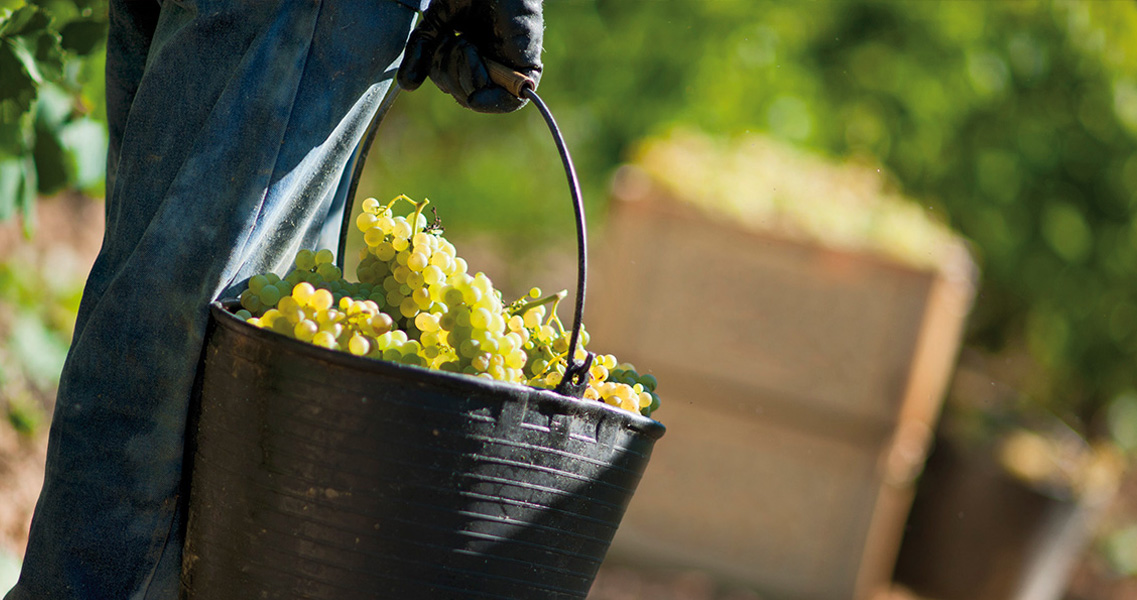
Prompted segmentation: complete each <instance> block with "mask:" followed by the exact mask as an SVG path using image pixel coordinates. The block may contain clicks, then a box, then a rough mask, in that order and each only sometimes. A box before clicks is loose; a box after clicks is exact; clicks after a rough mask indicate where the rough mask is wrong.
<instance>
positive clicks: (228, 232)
mask: <svg viewBox="0 0 1137 600" xmlns="http://www.w3.org/2000/svg"><path fill="white" fill-rule="evenodd" d="M409 4H411V5H413V7H414V8H418V6H417V5H418V0H415V1H414V2H410V3H409ZM111 5H112V6H111V31H110V37H109V41H108V49H107V101H108V120H109V123H110V134H111V148H110V153H109V156H110V161H109V165H108V179H107V202H106V213H107V219H106V234H105V238H104V240H103V246H102V250H101V252H100V254H99V257H98V259H97V261H96V262H95V265H94V268H93V269H92V271H91V274H90V277H89V279H88V281H87V287H86V289H85V291H84V294H83V301H82V304H81V306H80V309H79V318H78V322H77V324H76V328H75V336H74V339H73V342H72V347H71V352H70V354H69V356H68V359H67V363H66V366H65V367H64V371H63V375H62V380H61V382H60V388H59V396H58V400H57V405H56V410H55V415H54V419H53V421H52V425H51V432H50V442H49V448H48V457H47V473H46V477H45V480H44V485H43V491H42V492H41V494H40V498H39V503H38V504H37V506H36V510H35V515H34V518H33V521H32V527H31V539H30V541H29V543H28V549H27V555H26V557H25V560H24V567H23V571H22V573H21V576H20V581H19V583H18V584H17V586H16V587H15V588H14V589H13V590H12V591H11V592H10V593H9V594H8V595H7V597H6V598H7V600H53V599H76V600H101V599H107V600H127V599H136V598H137V599H146V600H150V599H161V600H171V599H174V598H177V597H178V594H179V592H178V587H179V574H180V572H181V549H182V538H183V530H184V523H183V518H182V516H183V515H184V507H183V504H184V502H185V487H184V486H183V470H182V460H183V440H184V438H185V424H186V417H187V407H188V404H189V401H190V397H191V393H192V387H193V382H194V377H195V374H196V371H197V368H198V362H199V358H200V354H201V348H202V342H203V337H204V331H205V325H206V322H207V316H208V309H207V306H208V304H209V302H210V301H211V300H213V299H215V298H218V297H220V296H222V295H225V294H226V293H228V291H229V290H230V289H231V288H232V287H234V286H235V285H237V284H240V283H241V282H243V281H244V280H245V279H247V278H248V277H249V276H251V275H253V274H255V273H258V272H265V271H275V272H277V273H280V274H282V275H283V274H284V271H285V270H286V269H287V268H289V266H290V263H291V259H292V257H294V256H295V253H296V251H297V250H298V249H300V248H315V247H327V248H332V249H333V250H334V249H335V247H336V240H337V239H338V227H339V223H340V217H341V214H342V210H343V206H344V200H345V196H346V187H347V186H346V183H347V179H348V177H349V176H350V165H349V164H348V163H349V161H350V159H351V156H352V153H353V151H354V149H355V148H356V146H357V144H358V143H359V140H360V138H361V137H362V135H363V133H364V131H365V129H366V127H367V125H368V123H369V121H370V119H371V117H372V115H373V114H374V112H375V110H376V108H377V106H378V105H379V103H380V101H381V100H382V98H383V96H384V95H385V94H386V93H387V92H388V89H389V86H390V85H391V82H392V81H393V77H394V72H395V69H396V68H397V66H398V62H399V60H400V58H401V53H402V49H403V46H404V44H405V42H406V39H407V36H408V35H409V33H410V29H411V25H412V22H413V19H414V14H415V13H414V9H413V8H412V7H411V6H408V4H404V3H400V2H395V1H393V0H363V1H358V0H357V1H352V2H336V1H333V0H323V1H320V0H305V1H295V0H276V1H269V0H184V1H175V0H166V1H165V2H162V3H160V5H159V3H158V2H155V1H154V0H134V1H127V0H113V1H112V2H111Z"/></svg>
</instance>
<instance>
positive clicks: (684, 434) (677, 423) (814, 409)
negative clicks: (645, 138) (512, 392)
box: [586, 184, 974, 600]
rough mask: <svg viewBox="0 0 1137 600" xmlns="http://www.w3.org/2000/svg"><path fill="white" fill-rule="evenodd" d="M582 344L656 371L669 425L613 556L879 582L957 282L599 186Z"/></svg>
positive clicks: (923, 438)
mask: <svg viewBox="0 0 1137 600" xmlns="http://www.w3.org/2000/svg"><path fill="white" fill-rule="evenodd" d="M598 239H602V240H603V243H601V244H599V245H597V247H596V248H595V249H594V250H593V252H592V256H593V261H592V264H593V274H594V278H593V280H592V282H591V284H592V287H591V289H590V295H589V306H588V316H587V319H586V322H587V323H588V324H589V329H590V332H591V333H592V337H593V340H594V342H593V343H592V344H591V346H592V347H593V348H597V349H601V350H602V351H605V352H609V351H610V352H612V353H614V354H616V356H618V357H619V358H620V359H621V360H626V361H629V362H632V363H635V364H636V365H637V366H638V367H640V368H641V369H643V370H645V371H648V372H651V373H653V374H655V375H656V376H657V377H658V379H659V381H660V388H659V392H660V394H661V397H662V398H663V408H662V409H661V410H660V411H659V413H657V415H656V416H657V417H658V418H659V419H660V420H661V421H663V422H664V424H666V425H667V427H668V433H667V436H666V437H665V438H664V439H663V440H662V441H661V442H660V444H658V446H657V447H656V449H655V454H654V455H653V459H652V465H651V468H649V469H648V472H647V474H646V476H645V478H644V480H643V482H642V483H641V486H640V488H639V491H638V492H637V494H636V497H635V499H634V501H633V502H632V505H631V507H630V508H629V511H628V514H627V516H626V517H625V519H624V522H623V525H622V526H621V529H620V531H619V533H618V534H617V536H616V540H615V543H614V545H613V548H612V554H611V556H613V557H618V558H619V559H621V560H628V561H633V562H635V561H645V562H651V563H653V564H670V565H674V566H678V567H694V568H701V569H705V570H707V571H709V572H712V573H716V574H718V575H720V576H721V577H724V578H727V579H731V580H736V581H739V582H744V583H747V584H750V585H753V586H755V587H756V588H758V589H759V590H761V591H763V592H765V593H767V594H770V596H771V597H773V598H803V599H821V600H824V599H833V600H849V599H851V598H864V597H868V595H869V594H871V593H873V592H875V591H876V590H877V589H878V588H880V587H881V586H883V585H886V584H887V582H888V579H889V575H890V573H891V568H892V564H893V562H894V561H895V555H896V550H897V547H898V544H899V540H900V534H901V530H902V528H903V524H904V519H905V515H906V513H907V510H908V507H909V505H910V502H911V498H912V493H913V480H914V478H915V476H916V475H917V474H918V473H919V470H920V468H921V467H922V464H923V461H924V458H925V454H926V450H927V446H928V441H929V437H930V433H931V431H932V429H933V428H934V424H935V421H936V420H937V418H938V415H939V410H940V406H941V400H942V396H943V393H944V390H945V387H946V383H947V381H948V378H949V374H950V372H951V370H952V366H953V363H954V360H955V358H956V354H957V350H958V344H959V338H960V334H961V331H962V328H963V324H964V321H965V318H966V314H967V312H968V309H969V307H970V303H971V300H972V296H973V293H974V286H973V279H974V276H973V275H974V274H973V270H974V269H973V267H972V264H971V262H970V260H969V258H968V257H967V254H966V252H964V251H962V247H961V251H960V253H959V257H958V261H959V262H958V264H955V265H949V266H948V268H946V269H939V270H928V269H917V268H912V267H909V266H906V265H901V264H898V263H896V262H894V261H889V260H884V259H881V258H877V257H873V256H868V255H862V254H854V253H848V252H840V251H834V250H831V249H826V248H823V247H820V246H818V245H814V244H809V243H802V242H798V241H792V240H788V239H779V238H777V237H774V236H770V235H766V234H762V233H757V232H755V231H751V230H745V229H743V228H740V227H734V226H731V225H727V224H723V223H721V222H716V221H712V220H710V219H708V218H706V217H704V216H702V215H701V214H700V213H698V212H696V211H694V210H691V209H689V208H687V207H685V206H682V205H680V204H679V203H676V202H673V201H669V200H668V199H667V198H666V197H665V195H664V194H663V192H661V191H660V190H659V189H657V188H656V189H652V188H650V187H644V186H643V185H642V184H640V185H635V186H620V185H617V186H616V187H615V200H614V202H613V208H612V212H611V214H610V218H609V221H608V223H607V226H606V229H605V230H603V231H602V232H601V234H600V235H599V236H598Z"/></svg>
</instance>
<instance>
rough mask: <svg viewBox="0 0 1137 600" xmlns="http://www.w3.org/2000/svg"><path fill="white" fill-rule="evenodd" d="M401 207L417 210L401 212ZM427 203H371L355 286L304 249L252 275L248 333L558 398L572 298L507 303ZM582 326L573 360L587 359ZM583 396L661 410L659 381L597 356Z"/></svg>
mask: <svg viewBox="0 0 1137 600" xmlns="http://www.w3.org/2000/svg"><path fill="white" fill-rule="evenodd" d="M399 202H407V203H409V204H411V205H412V206H413V212H411V213H410V214H407V215H396V214H395V212H394V207H395V205H396V204H398V203H399ZM428 202H429V201H428V200H423V201H421V202H415V201H414V200H411V199H410V198H407V197H406V196H399V197H397V198H395V199H394V200H392V201H391V202H389V203H387V204H386V205H383V204H381V203H380V202H379V201H378V200H376V199H374V198H368V199H366V200H364V201H363V203H362V209H363V212H362V213H361V214H360V215H359V217H358V218H357V219H356V221H355V224H356V227H357V228H358V229H359V230H360V231H361V232H363V240H364V243H365V244H366V247H365V248H363V249H361V251H360V257H359V266H358V267H357V269H356V271H357V274H358V279H359V281H357V282H349V281H347V280H345V279H344V278H343V273H342V272H341V271H340V269H339V268H338V267H336V266H335V264H334V259H335V256H334V255H333V253H332V252H331V251H330V250H326V249H324V250H320V251H318V252H313V251H312V250H307V249H305V250H301V251H300V252H298V253H297V255H296V260H295V264H294V268H293V270H292V271H291V272H290V273H288V275H287V276H286V277H284V278H283V279H281V278H280V277H278V276H276V275H275V274H272V273H266V274H263V275H255V276H253V277H252V278H250V279H249V282H248V287H247V289H246V290H244V291H243V292H242V293H241V295H240V303H241V307H242V308H241V309H240V310H238V311H237V313H236V314H237V316H239V317H241V318H243V319H245V320H246V321H247V322H249V323H250V324H253V325H256V326H258V327H263V328H265V329H271V330H273V331H275V332H277V333H281V334H283V335H287V336H289V337H293V338H295V339H298V340H301V341H304V342H309V343H312V344H315V345H317V346H321V347H324V348H328V349H331V350H339V351H344V352H350V353H351V354H354V355H356V356H367V357H371V358H376V359H381V360H387V361H391V362H398V363H401V364H408V365H416V366H420V367H427V368H431V369H439V370H442V371H449V372H453V373H463V374H467V375H473V376H476V377H485V378H489V379H495V380H499V381H508V382H513V383H521V384H526V385H530V386H533V387H538V388H544V389H553V388H555V387H556V386H557V385H558V384H559V383H560V382H561V379H563V377H564V373H565V370H566V368H567V365H568V346H569V337H570V332H569V331H566V329H565V327H564V325H563V324H562V322H561V321H560V319H559V318H558V317H557V311H556V309H557V305H558V303H559V302H560V301H561V300H562V299H563V298H564V297H565V296H566V295H567V294H566V292H563V291H562V292H559V293H557V294H552V295H548V296H542V293H541V290H539V289H537V288H533V289H531V290H530V291H529V294H528V295H527V296H526V297H524V298H521V299H519V300H517V301H515V302H512V303H510V304H508V305H507V304H505V303H504V302H503V301H502V295H501V292H499V291H498V290H497V289H495V288H494V286H493V282H492V281H490V279H489V277H487V276H486V275H485V274H484V273H480V272H479V273H475V274H473V275H471V274H470V273H469V272H468V265H467V263H466V261H465V260H464V259H462V258H461V257H459V256H458V255H457V253H456V251H455V248H454V245H453V244H451V243H450V242H449V241H447V240H446V239H445V238H444V237H443V236H442V230H441V228H440V227H438V226H437V224H436V223H428V222H427V219H426V217H425V216H424V215H423V214H422V211H423V209H424V208H425V207H426V205H427V203H428ZM587 343H588V333H587V331H585V330H584V328H583V327H582V328H581V336H580V340H579V343H578V345H577V346H578V347H577V350H576V357H575V359H576V361H578V362H579V361H581V360H584V358H585V357H587V355H588V353H587V351H586V350H585V349H584V347H585V345H587ZM588 379H589V381H588V385H587V387H586V390H585V392H584V397H585V398H586V399H590V400H598V401H602V402H606V403H608V404H611V405H614V406H619V407H621V408H623V409H625V410H629V411H632V412H637V413H640V414H644V415H650V414H651V413H652V411H654V410H655V409H657V408H658V407H659V396H658V395H657V394H656V393H655V386H656V381H655V378H654V377H652V376H651V375H640V374H639V373H638V372H636V370H635V368H634V367H632V366H631V365H627V364H622V365H621V364H618V363H617V361H616V358H615V357H614V356H612V355H603V356H598V357H596V358H595V360H594V361H593V364H592V366H591V368H590V370H589V378H588Z"/></svg>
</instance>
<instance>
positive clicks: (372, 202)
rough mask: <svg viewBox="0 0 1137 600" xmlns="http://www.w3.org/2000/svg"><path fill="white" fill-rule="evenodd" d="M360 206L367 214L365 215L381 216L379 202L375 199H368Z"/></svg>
mask: <svg viewBox="0 0 1137 600" xmlns="http://www.w3.org/2000/svg"><path fill="white" fill-rule="evenodd" d="M359 206H360V208H362V209H363V212H365V213H369V214H372V215H375V214H379V208H380V205H379V201H378V200H376V199H375V198H366V199H364V200H363V202H362V203H360V205H359Z"/></svg>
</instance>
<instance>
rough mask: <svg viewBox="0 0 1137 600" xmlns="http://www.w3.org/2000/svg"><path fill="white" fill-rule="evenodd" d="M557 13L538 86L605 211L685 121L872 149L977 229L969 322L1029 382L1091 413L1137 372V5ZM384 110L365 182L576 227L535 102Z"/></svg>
mask: <svg viewBox="0 0 1137 600" xmlns="http://www.w3.org/2000/svg"><path fill="white" fill-rule="evenodd" d="M546 22H547V29H546V42H545V50H546V51H545V54H544V58H545V65H546V67H545V76H544V78H543V80H542V82H541V86H540V92H541V94H542V97H544V98H545V100H546V101H547V102H548V103H549V105H550V106H551V108H552V109H553V110H554V112H555V113H556V114H557V116H558V119H559V121H560V123H561V125H562V127H563V128H564V129H565V132H566V137H567V139H568V143H569V145H570V148H571V149H572V150H573V151H574V154H575V156H576V158H577V161H578V165H577V166H578V170H579V173H580V177H581V180H582V184H583V185H584V188H585V193H586V199H587V200H588V205H589V210H590V211H591V212H590V215H591V219H592V221H593V222H594V224H595V223H596V222H597V221H600V220H601V217H602V214H603V211H602V210H597V209H602V207H603V201H604V188H605V186H606V184H607V183H608V179H609V177H610V175H611V173H612V170H613V169H614V168H615V167H616V166H617V165H618V164H619V163H620V161H621V160H623V159H625V158H626V157H627V156H628V152H629V150H630V149H631V148H632V147H633V146H634V144H635V143H636V141H637V140H639V139H641V138H643V137H644V136H649V135H655V134H659V133H662V132H665V131H666V130H668V129H670V128H671V127H672V126H673V125H676V124H682V125H685V126H695V127H698V128H701V129H702V130H704V131H707V132H710V133H712V134H717V135H721V136H724V137H732V136H736V135H738V134H742V133H745V132H755V133H766V134H769V135H772V136H774V137H777V138H780V139H782V140H786V141H790V142H793V143H796V144H799V145H801V146H804V147H807V148H810V149H812V150H814V151H820V152H821V153H823V154H827V155H831V156H835V157H849V156H854V157H855V156H865V157H868V160H869V162H875V163H879V164H882V165H883V166H884V167H887V169H888V170H890V171H892V172H893V173H894V174H895V176H896V178H897V180H898V181H899V184H900V186H901V188H902V191H903V193H904V194H905V195H908V196H912V197H916V198H920V199H921V204H922V205H926V206H927V207H929V210H931V211H933V212H934V213H935V214H936V216H937V217H939V218H943V219H944V220H946V221H948V222H950V224H951V225H952V226H953V227H955V228H956V229H958V230H959V231H961V232H962V233H963V234H965V235H966V236H967V237H969V238H970V239H971V240H973V241H974V243H975V250H976V253H977V254H978V255H979V258H980V260H981V262H982V269H983V277H984V278H983V281H982V289H981V292H980V296H979V299H978V301H977V308H976V311H975V314H974V315H973V318H972V330H971V332H970V335H969V338H968V344H969V345H971V346H972V347H974V348H978V349H981V350H982V351H984V352H989V353H995V354H997V353H1000V352H1004V351H1006V350H1008V349H1018V348H1025V351H1026V352H1027V353H1028V354H1029V356H1030V358H1031V364H1030V365H1029V366H1028V368H1027V369H1026V370H1024V371H1023V372H1022V373H1021V374H1020V376H1019V379H1018V380H1017V381H1015V382H1012V383H1013V384H1014V385H1016V386H1017V387H1019V389H1020V391H1021V392H1022V393H1023V394H1024V395H1025V396H1026V397H1028V398H1030V401H1031V402H1033V403H1036V404H1042V405H1043V406H1046V407H1049V408H1051V409H1053V410H1054V411H1056V412H1057V413H1059V414H1061V415H1062V416H1063V417H1064V418H1065V419H1067V420H1068V421H1069V422H1070V423H1071V424H1073V425H1075V426H1077V427H1080V428H1085V427H1087V426H1088V425H1089V423H1090V422H1091V421H1093V420H1094V419H1095V417H1096V416H1097V413H1099V412H1100V409H1101V407H1103V406H1104V405H1105V404H1106V403H1108V401H1109V400H1110V399H1111V398H1113V397H1114V396H1116V395H1118V394H1120V393H1123V392H1124V391H1125V390H1128V389H1131V388H1137V375H1135V373H1137V369H1134V366H1135V365H1137V218H1135V215H1134V198H1135V197H1137V196H1135V190H1137V4H1134V3H1132V2H1078V1H1064V0H1053V1H1041V0H1022V1H1015V2H958V1H954V0H942V1H927V2H903V1H890V2H882V1H878V0H847V1H842V2H812V3H802V2H797V1H793V0H782V1H759V0H747V1H743V0H736V1H732V0H724V1H716V2H705V1H702V0H670V1H668V2H630V1H627V0H560V1H558V0H550V1H549V2H547V3H546ZM428 87H429V86H428ZM525 113H529V114H525ZM384 127H385V129H384V130H383V131H382V132H381V135H380V141H379V142H378V143H377V146H378V147H379V148H380V149H379V150H377V151H374V152H373V153H372V156H373V158H372V163H373V165H374V167H373V168H372V175H374V181H373V182H371V185H367V186H365V187H364V188H363V189H368V190H370V189H373V188H375V189H379V190H380V193H382V194H384V195H390V196H393V195H394V194H397V193H399V192H402V191H407V193H411V194H415V195H429V196H430V197H431V199H432V200H433V201H435V202H437V203H439V204H444V203H447V202H453V203H455V204H457V206H454V207H451V206H447V207H446V208H445V214H447V215H449V216H450V219H449V220H448V223H447V225H448V227H451V226H453V227H482V228H491V229H496V230H499V231H501V232H503V235H506V236H512V238H513V239H514V240H515V243H514V245H513V246H511V248H512V249H511V250H509V252H510V254H518V255H522V254H524V253H525V252H524V248H525V243H527V242H532V241H534V240H544V239H549V238H555V237H556V236H558V235H562V236H566V237H567V236H569V235H571V231H572V230H571V225H570V224H571V221H569V220H568V217H566V216H565V215H566V214H567V209H563V210H562V209H561V208H560V205H561V204H562V203H565V202H566V201H565V200H564V199H563V198H564V197H566V193H565V192H564V191H563V189H564V183H563V176H562V175H561V173H560V172H559V171H558V169H557V167H556V164H555V156H553V155H552V151H551V148H552V145H551V143H550V142H549V141H548V139H547V136H546V135H545V134H543V132H542V131H540V129H541V128H540V127H539V122H537V121H536V116H535V114H534V113H533V112H531V111H529V110H528V109H526V110H524V111H522V114H519V115H510V116H506V117H492V116H485V115H473V114H468V113H464V112H462V111H460V110H458V109H457V107H456V106H455V105H454V103H453V101H451V100H450V99H449V98H447V97H443V96H441V95H440V94H437V93H436V92H433V91H427V88H426V87H424V88H423V90H422V91H416V92H414V93H413V94H406V95H405V96H404V97H403V98H402V99H400V102H399V104H397V105H396V108H395V110H394V111H393V112H392V116H391V120H390V122H389V123H387V124H385V125H384ZM521 236H527V239H521Z"/></svg>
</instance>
